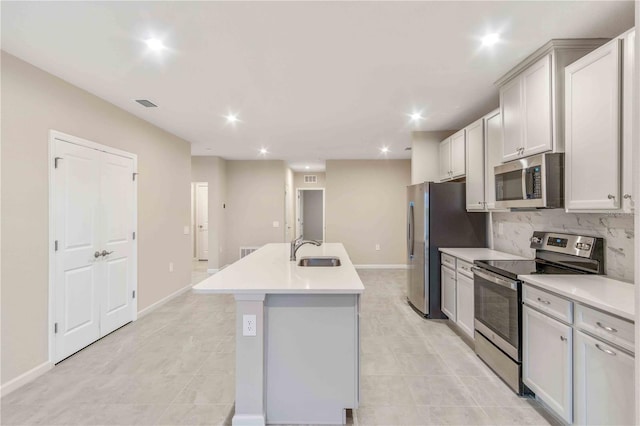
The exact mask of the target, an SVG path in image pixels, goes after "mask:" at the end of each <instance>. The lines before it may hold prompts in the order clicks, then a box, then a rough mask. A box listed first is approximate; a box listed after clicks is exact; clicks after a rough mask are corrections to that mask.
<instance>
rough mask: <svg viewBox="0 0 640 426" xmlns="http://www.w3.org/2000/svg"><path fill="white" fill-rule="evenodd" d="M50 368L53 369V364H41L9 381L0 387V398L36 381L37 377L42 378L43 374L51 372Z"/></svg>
mask: <svg viewBox="0 0 640 426" xmlns="http://www.w3.org/2000/svg"><path fill="white" fill-rule="evenodd" d="M52 368H53V363H51V362H49V361H47V362H43V363H42V364H40V365H38V366H37V367H34V368H32V369H31V370H29V371H27V372H26V373H23V374H21V375H19V376H18V377H16V378H15V379H13V380H9V381H8V382H7V383H5V384H4V385H2V388H1V389H0V395H1V396H5V395H9V394H10V393H11V392H13V391H14V390H16V389H18V388H19V387H21V386H24V385H26V384H27V383H29V382H31V381H33V380H35V379H37V378H38V377H40V376H42V375H43V374H44V373H46V372H47V371H49V370H51V369H52Z"/></svg>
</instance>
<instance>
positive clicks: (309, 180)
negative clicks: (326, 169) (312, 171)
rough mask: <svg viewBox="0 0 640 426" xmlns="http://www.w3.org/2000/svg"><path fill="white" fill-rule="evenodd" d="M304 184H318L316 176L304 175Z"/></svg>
mask: <svg viewBox="0 0 640 426" xmlns="http://www.w3.org/2000/svg"><path fill="white" fill-rule="evenodd" d="M304 183H318V176H316V175H304Z"/></svg>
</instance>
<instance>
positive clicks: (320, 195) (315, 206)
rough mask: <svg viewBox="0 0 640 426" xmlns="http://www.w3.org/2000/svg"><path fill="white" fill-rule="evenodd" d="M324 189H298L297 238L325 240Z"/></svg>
mask: <svg viewBox="0 0 640 426" xmlns="http://www.w3.org/2000/svg"><path fill="white" fill-rule="evenodd" d="M324 205H325V198H324V188H305V189H300V188H298V196H297V203H296V237H297V238H304V239H305V240H317V241H323V242H324V240H325V219H324V217H325V209H324Z"/></svg>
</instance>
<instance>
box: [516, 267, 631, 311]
mask: <svg viewBox="0 0 640 426" xmlns="http://www.w3.org/2000/svg"><path fill="white" fill-rule="evenodd" d="M518 278H520V279H521V280H522V281H524V282H525V283H530V284H533V285H535V286H537V287H540V288H543V289H545V290H548V291H550V292H553V293H556V294H558V295H560V296H564V297H566V298H568V299H572V300H575V301H577V302H580V303H582V304H584V305H589V306H593V307H594V308H597V309H600V310H602V311H604V312H610V313H612V314H614V315H618V316H619V317H622V318H626V319H628V320H630V321H635V307H634V300H635V297H634V286H633V284H628V283H625V282H623V281H618V280H614V279H611V278H607V277H605V276H602V275H551V274H550V275H518Z"/></svg>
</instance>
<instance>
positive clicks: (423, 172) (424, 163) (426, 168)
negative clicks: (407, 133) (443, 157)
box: [411, 130, 456, 184]
mask: <svg viewBox="0 0 640 426" xmlns="http://www.w3.org/2000/svg"><path fill="white" fill-rule="evenodd" d="M455 132H456V131H455V130H443V131H438V132H422V131H418V132H412V134H411V183H412V184H416V183H420V182H439V181H440V176H439V173H438V168H439V165H440V156H439V154H440V142H442V141H443V140H444V139H445V138H447V137H449V136H451V135H452V134H454V133H455Z"/></svg>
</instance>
